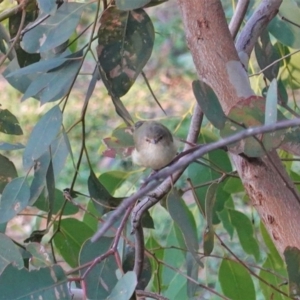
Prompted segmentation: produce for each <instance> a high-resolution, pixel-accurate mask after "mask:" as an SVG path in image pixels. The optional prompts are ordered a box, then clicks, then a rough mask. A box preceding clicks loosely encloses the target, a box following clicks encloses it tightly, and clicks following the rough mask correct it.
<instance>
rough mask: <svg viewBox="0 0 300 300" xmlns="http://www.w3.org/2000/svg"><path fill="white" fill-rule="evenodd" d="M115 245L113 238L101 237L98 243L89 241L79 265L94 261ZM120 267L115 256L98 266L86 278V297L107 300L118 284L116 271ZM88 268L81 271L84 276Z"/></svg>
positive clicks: (84, 247)
mask: <svg viewBox="0 0 300 300" xmlns="http://www.w3.org/2000/svg"><path fill="white" fill-rule="evenodd" d="M112 243H113V238H108V237H101V238H100V239H99V240H98V241H96V242H94V243H92V242H91V241H90V240H87V241H86V242H85V243H84V245H83V246H82V249H81V251H80V258H79V264H80V265H83V264H85V263H88V262H90V261H93V260H94V259H95V258H96V257H99V256H100V255H102V254H104V253H106V252H107V251H108V250H109V249H110V247H111V245H112ZM117 269H118V265H117V263H116V261H115V258H114V256H112V255H111V256H109V257H108V258H106V259H105V260H103V261H101V262H100V263H98V264H96V265H95V266H94V267H93V268H92V269H91V270H90V272H89V273H88V274H87V275H86V276H85V277H84V283H85V286H86V297H87V298H88V299H106V297H107V296H108V295H109V294H110V293H111V291H112V290H113V288H114V286H115V285H116V284H117V282H118V279H117V277H116V270H117ZM86 270H87V268H83V269H81V270H80V271H79V272H80V276H82V275H83V274H84V273H85V271H86Z"/></svg>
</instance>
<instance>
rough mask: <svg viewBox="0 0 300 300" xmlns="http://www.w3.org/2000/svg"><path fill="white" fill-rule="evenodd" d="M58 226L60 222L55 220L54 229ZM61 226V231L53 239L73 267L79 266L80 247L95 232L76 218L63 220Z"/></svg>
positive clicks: (61, 253)
mask: <svg viewBox="0 0 300 300" xmlns="http://www.w3.org/2000/svg"><path fill="white" fill-rule="evenodd" d="M57 226H58V223H57V222H55V223H54V229H56V228H57ZM59 228H60V230H59V232H58V233H56V235H55V236H54V239H53V240H54V244H55V247H56V248H57V249H58V251H59V253H60V255H61V256H62V257H63V258H64V259H65V261H66V262H67V263H68V264H69V265H70V266H71V267H73V268H74V267H77V266H78V258H79V252H80V249H81V247H82V245H83V243H84V242H85V241H86V240H87V239H88V238H90V237H91V236H92V235H93V234H94V232H93V231H92V229H91V228H90V227H88V226H87V225H86V224H84V223H83V222H81V221H79V220H77V219H74V218H66V219H63V220H61V221H60V227H59Z"/></svg>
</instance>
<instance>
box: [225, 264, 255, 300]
mask: <svg viewBox="0 0 300 300" xmlns="http://www.w3.org/2000/svg"><path fill="white" fill-rule="evenodd" d="M219 281H220V284H221V287H222V290H223V292H224V295H225V296H226V297H228V298H230V299H231V300H241V299H243V300H255V299H256V296H255V289H254V284H253V281H252V279H251V276H250V275H249V273H248V271H247V270H246V269H245V268H244V267H243V266H242V265H241V264H239V263H238V262H235V261H230V260H226V259H223V260H222V263H221V265H220V269H219Z"/></svg>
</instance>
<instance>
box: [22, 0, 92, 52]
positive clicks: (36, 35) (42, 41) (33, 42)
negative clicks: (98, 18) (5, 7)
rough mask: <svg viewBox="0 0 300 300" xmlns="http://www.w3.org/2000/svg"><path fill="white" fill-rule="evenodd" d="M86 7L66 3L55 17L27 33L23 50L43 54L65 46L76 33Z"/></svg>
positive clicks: (23, 41)
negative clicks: (62, 45)
mask: <svg viewBox="0 0 300 300" xmlns="http://www.w3.org/2000/svg"><path fill="white" fill-rule="evenodd" d="M86 6H87V4H86V3H76V2H70V3H68V2H64V3H63V4H62V5H61V6H60V7H59V8H58V10H57V11H56V12H55V14H54V15H52V16H50V17H49V18H47V19H46V20H45V21H43V22H42V23H41V24H39V25H37V26H36V27H34V28H33V29H32V30H30V31H28V32H26V33H25V35H24V36H23V39H22V43H21V44H22V47H23V49H24V50H25V51H27V52H28V53H42V52H47V51H49V50H51V49H53V48H55V47H57V46H59V45H61V44H63V43H64V42H65V41H67V40H68V39H69V37H70V36H71V35H72V33H73V32H74V31H75V29H76V27H77V25H78V23H79V20H80V16H81V14H82V12H83V10H84V8H85V7H86Z"/></svg>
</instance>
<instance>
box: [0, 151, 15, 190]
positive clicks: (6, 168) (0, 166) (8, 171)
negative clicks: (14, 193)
mask: <svg viewBox="0 0 300 300" xmlns="http://www.w3.org/2000/svg"><path fill="white" fill-rule="evenodd" d="M17 176H18V173H17V170H16V167H15V165H14V164H13V162H12V161H10V160H9V159H8V158H7V157H6V156H3V155H1V154H0V194H1V193H2V192H3V190H4V188H5V186H6V185H7V184H8V183H9V182H11V180H12V179H14V178H15V177H17Z"/></svg>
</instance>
